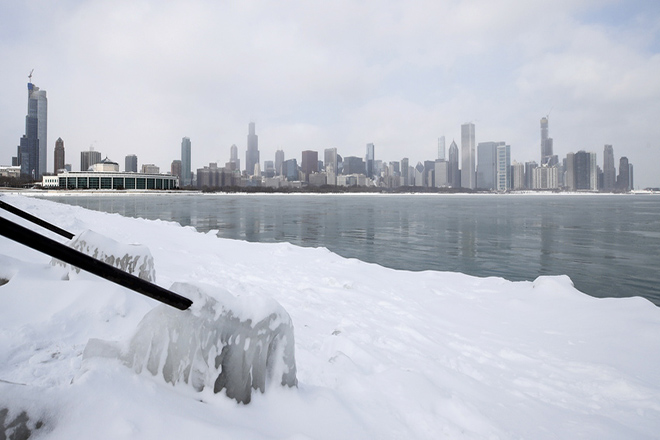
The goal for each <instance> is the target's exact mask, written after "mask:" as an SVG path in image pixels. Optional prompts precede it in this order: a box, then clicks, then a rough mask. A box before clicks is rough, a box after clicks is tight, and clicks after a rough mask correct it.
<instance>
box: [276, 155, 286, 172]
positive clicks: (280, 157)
mask: <svg viewBox="0 0 660 440" xmlns="http://www.w3.org/2000/svg"><path fill="white" fill-rule="evenodd" d="M283 163H284V150H277V151H276V152H275V175H276V176H281V175H282V174H283V173H282V164H283Z"/></svg>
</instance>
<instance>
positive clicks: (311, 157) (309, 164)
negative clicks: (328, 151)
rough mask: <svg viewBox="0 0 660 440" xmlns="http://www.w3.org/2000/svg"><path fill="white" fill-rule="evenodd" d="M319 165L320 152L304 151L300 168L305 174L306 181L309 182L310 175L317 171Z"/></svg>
mask: <svg viewBox="0 0 660 440" xmlns="http://www.w3.org/2000/svg"><path fill="white" fill-rule="evenodd" d="M318 167H319V152H318V151H312V150H306V151H303V152H302V162H301V163H300V170H301V171H302V172H303V173H304V174H305V182H309V175H310V174H312V173H317V172H318V171H319V170H318Z"/></svg>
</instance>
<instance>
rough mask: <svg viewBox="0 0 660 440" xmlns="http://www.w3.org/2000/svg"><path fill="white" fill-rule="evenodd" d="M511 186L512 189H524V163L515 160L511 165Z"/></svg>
mask: <svg viewBox="0 0 660 440" xmlns="http://www.w3.org/2000/svg"><path fill="white" fill-rule="evenodd" d="M511 187H512V188H513V189H514V190H521V189H525V165H524V164H522V163H518V162H516V161H515V160H514V161H513V165H511Z"/></svg>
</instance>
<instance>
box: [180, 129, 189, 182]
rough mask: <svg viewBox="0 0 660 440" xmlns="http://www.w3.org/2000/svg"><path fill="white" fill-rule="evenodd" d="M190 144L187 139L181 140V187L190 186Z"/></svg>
mask: <svg viewBox="0 0 660 440" xmlns="http://www.w3.org/2000/svg"><path fill="white" fill-rule="evenodd" d="M191 150H192V144H191V142H190V138H189V137H184V138H183V139H181V179H180V181H179V185H180V186H181V187H184V186H190V185H192V163H191Z"/></svg>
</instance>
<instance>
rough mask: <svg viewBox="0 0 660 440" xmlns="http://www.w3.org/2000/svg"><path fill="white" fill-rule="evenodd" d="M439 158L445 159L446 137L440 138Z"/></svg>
mask: <svg viewBox="0 0 660 440" xmlns="http://www.w3.org/2000/svg"><path fill="white" fill-rule="evenodd" d="M438 160H445V137H444V136H440V137H439V138H438Z"/></svg>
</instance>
